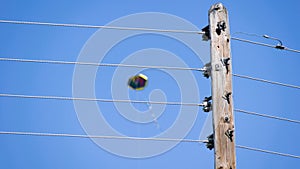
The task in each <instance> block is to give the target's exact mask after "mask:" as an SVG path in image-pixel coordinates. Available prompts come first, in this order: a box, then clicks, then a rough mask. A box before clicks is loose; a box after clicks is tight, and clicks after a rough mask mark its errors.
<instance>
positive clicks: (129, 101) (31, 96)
mask: <svg viewBox="0 0 300 169" xmlns="http://www.w3.org/2000/svg"><path fill="white" fill-rule="evenodd" d="M0 97H14V98H27V99H52V100H74V101H96V102H111V103H114V102H119V103H144V104H163V105H180V106H202V105H203V104H202V103H182V102H158V101H142V100H118V99H97V98H78V97H62V96H34V95H19V94H7V93H0Z"/></svg>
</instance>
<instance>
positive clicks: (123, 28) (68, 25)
mask: <svg viewBox="0 0 300 169" xmlns="http://www.w3.org/2000/svg"><path fill="white" fill-rule="evenodd" d="M0 23H9V24H23V25H24V24H25V25H42V26H61V27H74V28H98V29H99V28H102V29H115V30H132V31H149V32H170V33H189V34H204V32H202V31H191V30H172V29H153V28H139V27H121V26H107V25H83V24H68V23H53V22H33V21H14V20H0Z"/></svg>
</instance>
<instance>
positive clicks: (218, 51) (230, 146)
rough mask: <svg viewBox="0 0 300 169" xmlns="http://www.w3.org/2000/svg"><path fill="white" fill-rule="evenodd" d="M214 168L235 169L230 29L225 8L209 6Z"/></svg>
mask: <svg viewBox="0 0 300 169" xmlns="http://www.w3.org/2000/svg"><path fill="white" fill-rule="evenodd" d="M209 31H210V34H209V35H210V39H211V46H210V47H211V81H212V113H213V129H214V134H213V136H214V153H215V169H235V168H236V156H235V137H234V135H235V133H234V115H233V99H232V66H231V52H230V31H229V21H228V15H227V10H226V8H225V7H224V6H223V5H222V4H221V3H218V4H215V5H213V6H212V7H211V8H210V10H209Z"/></svg>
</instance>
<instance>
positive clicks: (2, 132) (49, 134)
mask: <svg viewBox="0 0 300 169" xmlns="http://www.w3.org/2000/svg"><path fill="white" fill-rule="evenodd" d="M0 134H2V135H25V136H49V137H75V138H99V139H122V140H144V141H172V142H177V141H180V142H196V143H199V142H202V143H205V142H207V141H206V140H193V139H177V138H156V137H128V136H99V135H80V134H65V133H60V134H58V133H35V132H14V131H0Z"/></svg>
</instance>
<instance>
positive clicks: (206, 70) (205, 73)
mask: <svg viewBox="0 0 300 169" xmlns="http://www.w3.org/2000/svg"><path fill="white" fill-rule="evenodd" d="M203 76H204V77H206V78H209V77H210V76H211V64H210V63H207V64H205V66H204V67H203Z"/></svg>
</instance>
